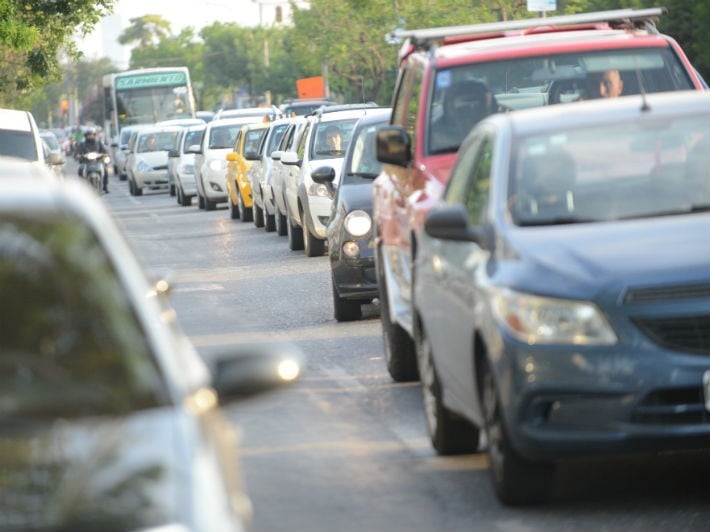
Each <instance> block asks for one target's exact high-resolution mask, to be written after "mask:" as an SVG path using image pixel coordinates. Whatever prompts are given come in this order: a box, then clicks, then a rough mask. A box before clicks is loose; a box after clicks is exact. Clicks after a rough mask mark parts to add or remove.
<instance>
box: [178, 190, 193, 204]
mask: <svg viewBox="0 0 710 532" xmlns="http://www.w3.org/2000/svg"><path fill="white" fill-rule="evenodd" d="M180 205H182V206H183V207H189V206H190V205H192V196H186V195H185V192H181V193H180Z"/></svg>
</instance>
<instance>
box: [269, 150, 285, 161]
mask: <svg viewBox="0 0 710 532" xmlns="http://www.w3.org/2000/svg"><path fill="white" fill-rule="evenodd" d="M282 153H283V152H282V151H281V150H276V151H272V152H271V155H270V157H271V159H273V160H274V161H280V160H281V154H282Z"/></svg>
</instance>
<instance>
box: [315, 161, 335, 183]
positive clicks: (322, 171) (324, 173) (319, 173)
mask: <svg viewBox="0 0 710 532" xmlns="http://www.w3.org/2000/svg"><path fill="white" fill-rule="evenodd" d="M311 178H312V179H313V181H315V182H316V183H320V184H321V185H328V184H331V185H332V184H333V181H335V168H333V167H332V166H319V167H318V168H316V169H315V170H313V171H312V172H311Z"/></svg>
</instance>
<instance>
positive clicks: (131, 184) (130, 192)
mask: <svg viewBox="0 0 710 532" xmlns="http://www.w3.org/2000/svg"><path fill="white" fill-rule="evenodd" d="M128 193H129V194H130V195H131V196H135V195H136V192H135V190H134V188H133V181H131V180H130V179H129V180H128Z"/></svg>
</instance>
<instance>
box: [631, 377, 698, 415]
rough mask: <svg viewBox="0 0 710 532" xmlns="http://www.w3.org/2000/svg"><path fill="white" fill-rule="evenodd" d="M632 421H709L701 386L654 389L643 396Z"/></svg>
mask: <svg viewBox="0 0 710 532" xmlns="http://www.w3.org/2000/svg"><path fill="white" fill-rule="evenodd" d="M631 421H632V422H634V423H648V424H662V425H671V424H674V425H681V424H699V423H710V413H708V412H707V410H705V403H704V398H703V389H702V388H701V387H699V386H698V387H691V388H671V389H665V390H655V391H653V392H652V393H650V394H648V395H647V396H646V397H644V399H643V401H641V402H640V403H639V404H638V406H636V407H635V408H634V410H633V412H632V415H631Z"/></svg>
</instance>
